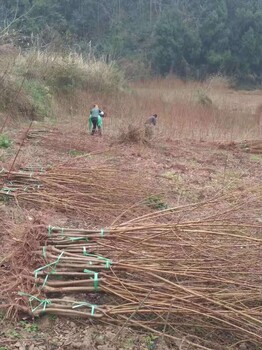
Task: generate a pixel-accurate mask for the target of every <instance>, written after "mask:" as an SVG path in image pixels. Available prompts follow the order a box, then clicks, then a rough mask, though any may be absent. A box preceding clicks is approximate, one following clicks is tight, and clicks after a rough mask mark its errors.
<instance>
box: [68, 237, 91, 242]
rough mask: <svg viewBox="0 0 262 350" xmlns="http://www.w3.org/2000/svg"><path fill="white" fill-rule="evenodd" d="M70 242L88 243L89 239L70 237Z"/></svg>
mask: <svg viewBox="0 0 262 350" xmlns="http://www.w3.org/2000/svg"><path fill="white" fill-rule="evenodd" d="M69 239H70V241H72V242H75V241H87V242H88V238H86V237H69Z"/></svg>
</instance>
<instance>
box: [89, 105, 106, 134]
mask: <svg viewBox="0 0 262 350" xmlns="http://www.w3.org/2000/svg"><path fill="white" fill-rule="evenodd" d="M103 116H104V112H103V111H102V110H100V109H99V108H98V105H94V106H93V108H92V109H91V111H90V116H89V129H90V130H92V131H91V135H94V134H95V132H96V128H98V134H99V135H100V136H101V135H102V132H101V129H102V125H103V120H102V117H103Z"/></svg>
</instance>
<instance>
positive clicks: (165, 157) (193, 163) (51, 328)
mask: <svg viewBox="0 0 262 350" xmlns="http://www.w3.org/2000/svg"><path fill="white" fill-rule="evenodd" d="M35 130H39V129H36V128H35ZM23 133H24V130H13V132H12V133H11V137H12V139H13V140H14V141H15V142H14V144H13V145H12V147H11V148H9V149H6V150H3V149H1V150H0V168H1V167H5V168H6V169H9V168H10V165H11V163H12V160H13V158H14V155H15V153H16V151H17V150H18V148H19V145H20V144H21V139H22V138H23ZM35 135H36V136H35V137H33V138H30V139H27V140H26V142H25V144H24V146H23V147H22V149H21V152H20V154H19V156H18V159H17V161H16V163H15V168H19V167H21V166H22V167H23V166H28V167H29V166H36V165H38V166H41V167H46V166H50V165H51V166H57V165H59V164H65V165H67V166H73V165H74V166H79V167H88V166H92V165H97V164H101V165H108V166H109V165H110V166H112V165H113V166H117V167H118V168H119V169H121V171H125V172H128V171H131V170H132V171H134V170H135V171H137V172H138V173H139V174H141V177H145V178H146V179H147V181H148V183H149V184H150V186H151V189H152V195H155V194H156V193H158V195H159V196H160V197H161V199H163V201H164V202H165V203H166V204H167V205H168V206H169V207H172V206H177V205H181V204H188V203H193V202H201V201H203V200H206V199H209V198H212V197H214V196H215V195H216V194H217V193H219V192H224V193H230V191H234V192H235V193H236V192H237V193H238V194H239V196H241V193H244V192H245V189H246V188H249V187H254V186H256V185H258V184H261V180H262V171H261V170H262V155H252V154H250V153H245V152H243V151H242V150H241V149H239V148H236V147H228V148H227V147H226V148H225V149H223V147H222V148H221V147H219V145H217V144H215V143H208V142H195V141H191V140H183V141H172V140H168V139H167V140H165V141H163V140H162V141H161V142H159V141H158V140H157V139H153V140H152V142H151V143H150V144H148V145H144V144H130V143H129V144H125V145H124V144H119V143H117V141H116V140H113V139H112V138H110V137H107V136H103V137H102V138H100V137H98V136H94V137H91V136H89V135H87V134H86V133H84V132H83V133H80V134H79V130H73V129H72V128H68V127H67V126H65V125H63V126H59V125H58V126H56V128H48V132H47V133H46V134H44V135H42V134H39V133H37V132H36V133H35ZM159 193H160V194H159ZM253 199H254V200H253V202H252V203H253V204H252V206H251V207H250V208H249V209H250V211H249V212H248V217H249V218H250V215H251V214H250V213H251V210H252V216H251V217H252V220H253V221H254V222H257V223H261V222H262V216H261V203H260V204H259V199H258V198H256V194H255V193H254V198H253ZM226 204H227V203H226V202H225V203H222V204H221V203H220V206H219V208H218V207H216V208H214V210H223V206H224V205H225V206H226ZM30 213H31V214H32V215H34V210H33V208H32V209H31V211H30V210H29V211H27V212H26V213H25V212H24V211H23V210H22V209H20V208H18V207H16V206H13V205H11V206H10V205H8V204H6V203H5V202H3V201H0V219H1V220H2V222H3V227H2V231H1V240H2V245H1V248H0V260H1V258H3V257H5V256H6V254H8V245H6V244H5V242H6V241H7V240H6V237H7V236H8V234H9V230H10V229H11V226H9V224H8V223H9V222H10V221H12V222H15V223H16V224H17V223H18V224H19V223H22V222H23V220H24V216H25V215H30ZM205 214H206V213H205ZM43 215H47V216H49V217H50V220H51V221H53V222H56V223H59V222H60V223H66V224H71V225H72V224H74V225H82V226H89V225H90V224H91V223H90V222H87V221H85V220H81V218H77V219H75V221H72V218H71V219H70V218H68V217H66V215H65V214H60V213H53V212H52V211H48V209H46V210H45V212H44V213H43ZM194 215H195V214H194V213H191V214H189V217H191V218H193V217H194ZM197 215H199V213H198V214H197ZM203 215H204V214H203ZM112 219H113V218H112ZM127 219H128V218H127ZM243 220H245V217H243ZM0 325H1V331H0V350H6V349H9V350H13V349H19V350H37V349H39V350H47V349H49V350H51V349H54V350H58V349H61V350H62V349H68V350H69V349H97V350H114V349H115V350H116V349H117V350H128V349H130V350H131V349H132V350H139V349H141V350H146V349H149V350H150V349H156V350H167V349H182V350H186V349H189V348H188V347H186V346H184V345H183V341H182V342H181V343H180V344H168V343H165V342H164V341H163V340H162V339H159V338H157V339H154V338H153V337H152V336H151V335H150V334H145V333H142V334H141V333H140V332H138V331H134V330H131V329H129V328H125V329H124V330H122V331H121V333H120V335H119V337H118V338H117V339H116V335H117V332H118V331H119V330H120V329H119V328H117V327H112V326H111V325H101V324H95V323H93V322H91V321H81V320H65V319H62V318H56V317H47V316H45V317H44V318H42V319H40V320H38V321H36V322H35V323H34V322H33V323H32V322H31V323H30V322H29V323H28V322H27V320H25V321H22V322H21V321H20V322H19V323H11V324H9V323H6V321H5V320H4V319H1V320H0ZM234 349H235V350H236V349H239V350H241V349H242V350H245V349H246V350H248V349H251V348H249V347H248V343H245V342H243V343H241V344H238V345H236V347H235V348H234ZM261 349H262V347H261Z"/></svg>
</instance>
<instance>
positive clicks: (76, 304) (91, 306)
mask: <svg viewBox="0 0 262 350" xmlns="http://www.w3.org/2000/svg"><path fill="white" fill-rule="evenodd" d="M73 305H74V306H73V307H72V309H77V308H78V307H82V306H88V307H90V308H91V316H94V314H95V309H96V308H97V305H94V304H89V303H86V302H83V303H74V304H73Z"/></svg>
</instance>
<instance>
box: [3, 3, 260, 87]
mask: <svg viewBox="0 0 262 350" xmlns="http://www.w3.org/2000/svg"><path fill="white" fill-rule="evenodd" d="M0 26H1V31H0V37H1V39H2V41H5V42H7V41H8V40H9V41H11V40H13V41H15V42H16V43H19V45H20V46H24V47H28V46H30V45H36V44H37V45H38V46H42V47H46V45H48V44H50V43H52V42H53V43H55V47H61V46H63V47H67V48H74V49H76V50H81V51H82V52H89V53H90V48H92V50H93V52H94V53H95V54H96V55H101V54H103V55H105V56H106V57H108V58H110V59H114V60H118V61H122V62H131V61H133V62H135V65H136V66H137V65H143V66H144V67H150V69H151V71H152V72H154V73H161V74H167V73H169V72H173V73H176V74H178V75H180V76H182V77H203V76H204V75H205V74H210V73H222V74H227V75H230V76H235V77H238V78H242V79H249V80H252V81H254V82H255V81H256V82H258V83H260V84H261V80H262V0H0ZM126 64H127V63H126ZM130 64H132V63H130Z"/></svg>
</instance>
